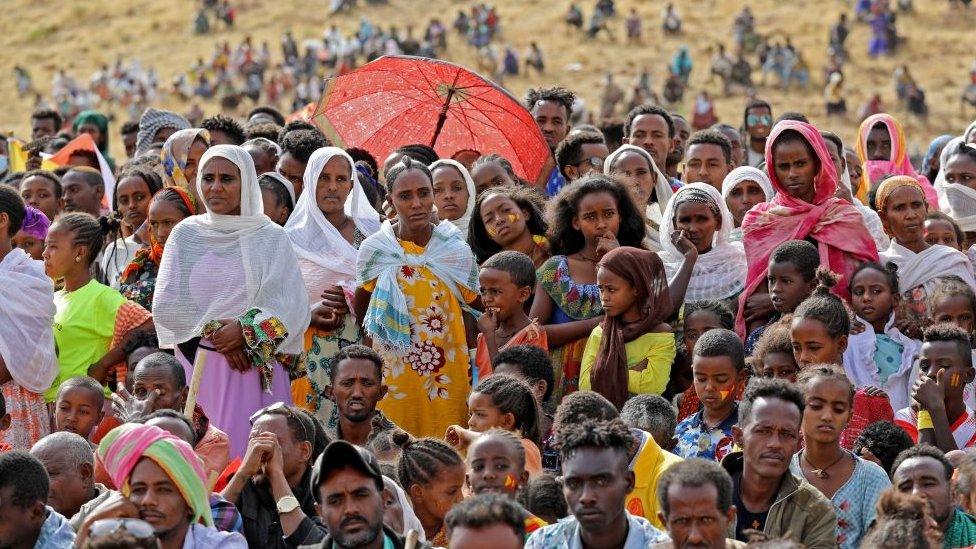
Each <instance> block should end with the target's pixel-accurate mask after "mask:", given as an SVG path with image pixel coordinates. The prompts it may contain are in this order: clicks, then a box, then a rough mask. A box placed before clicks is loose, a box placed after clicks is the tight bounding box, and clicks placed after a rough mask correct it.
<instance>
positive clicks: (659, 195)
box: [603, 145, 674, 212]
mask: <svg viewBox="0 0 976 549" xmlns="http://www.w3.org/2000/svg"><path fill="white" fill-rule="evenodd" d="M627 151H633V152H636V153H637V154H640V155H642V156H643V157H644V158H646V159H647V162H648V163H649V164H650V165H651V171H652V172H654V174H655V178H654V180H655V182H654V201H655V203H657V208H658V211H660V212H664V208H665V206H666V205H667V203H668V200H671V196H672V195H673V194H674V191H673V190H672V189H671V182H670V180H668V176H666V175H664V174H663V173H662V172H661V170H659V169H658V167H657V164H655V163H654V157H652V156H651V153H649V152H647V151H645V150H644V149H642V148H640V147H637V146H635V145H621V146H620V148H619V149H617V150H615V151H613V152H612V153H610V156H608V157H607V160H606V161H605V162H604V163H603V173H604V174H605V175H612V174H613V165H614V163H615V162H616V161H617V159H618V158H620V155H622V154H624V153H625V152H627Z"/></svg>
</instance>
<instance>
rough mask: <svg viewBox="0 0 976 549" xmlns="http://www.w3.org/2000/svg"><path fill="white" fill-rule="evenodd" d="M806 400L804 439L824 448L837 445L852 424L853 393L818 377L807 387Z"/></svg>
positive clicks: (802, 425) (833, 381) (835, 383)
mask: <svg viewBox="0 0 976 549" xmlns="http://www.w3.org/2000/svg"><path fill="white" fill-rule="evenodd" d="M803 400H804V401H805V403H806V407H805V408H804V409H803V422H802V424H801V428H802V429H803V438H804V439H806V440H812V441H817V442H819V443H821V444H829V443H836V442H837V441H839V440H840V435H841V432H842V431H843V430H844V428H845V427H847V423H848V422H849V421H850V420H851V393H850V388H849V387H848V386H847V384H845V383H843V382H842V381H840V380H838V379H831V378H822V377H816V378H813V379H812V380H810V381H809V382H808V383H807V385H806V390H805V391H804V395H803Z"/></svg>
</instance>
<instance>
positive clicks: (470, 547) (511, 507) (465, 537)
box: [444, 494, 528, 549]
mask: <svg viewBox="0 0 976 549" xmlns="http://www.w3.org/2000/svg"><path fill="white" fill-rule="evenodd" d="M526 516H528V513H527V512H526V511H525V509H523V508H522V506H521V505H519V504H518V503H516V502H515V500H512V499H509V498H506V497H504V496H500V495H498V494H484V495H480V496H474V497H471V498H468V499H466V500H464V501H462V502H461V503H458V504H457V505H455V506H454V507H452V508H451V510H450V511H449V512H448V513H447V516H446V517H445V518H444V522H445V523H446V524H447V539H448V543H449V547H450V548H452V549H453V548H455V547H456V548H458V549H462V548H463V549H520V548H521V547H523V546H524V543H525V517H526Z"/></svg>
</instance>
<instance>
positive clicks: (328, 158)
mask: <svg viewBox="0 0 976 549" xmlns="http://www.w3.org/2000/svg"><path fill="white" fill-rule="evenodd" d="M354 166H355V162H353V159H352V157H350V156H349V155H348V154H346V152H345V151H343V150H342V149H339V148H336V147H323V148H321V149H318V150H316V151H315V152H314V153H312V156H311V157H309V159H308V164H307V165H306V167H305V175H304V178H303V182H304V184H305V186H304V188H305V191H304V192H303V193H302V194H301V196H300V197H299V199H298V204H297V206H296V208H295V213H294V214H292V216H291V218H289V219H288V223H286V224H285V234H287V235H288V239H289V240H290V241H291V245H292V248H294V250H295V255H297V256H298V266H299V268H300V269H301V272H302V278H303V279H304V280H305V289H306V290H307V291H308V304H309V309H310V310H311V311H312V320H311V324H310V325H309V328H308V330H307V331H306V332H305V346H304V348H305V351H307V353H308V356H307V362H306V368H307V371H308V375H307V376H304V377H301V378H299V379H296V380H295V381H294V382H293V383H292V397H293V398H294V400H295V403H296V404H297V405H298V406H301V407H302V408H305V409H306V410H308V411H309V412H311V413H313V414H314V415H315V416H316V417H317V418H318V419H319V421H321V422H322V424H323V425H326V426H328V425H329V424H330V422H332V421H336V420H337V418H334V417H333V415H334V414H333V410H334V408H335V406H334V405H333V403H332V400H331V399H330V398H329V396H328V395H327V393H326V390H327V388H328V387H329V385H330V379H331V377H332V367H333V364H332V357H333V355H335V354H336V353H337V352H338V351H339V350H340V349H342V348H343V347H346V346H347V345H352V344H354V343H359V341H360V334H359V323H358V322H356V319H355V318H354V317H353V316H352V315H351V314H350V313H349V311H348V308H346V309H340V310H337V309H335V308H333V307H331V306H330V305H327V304H325V303H323V302H322V298H323V297H324V296H323V295H322V294H323V293H324V292H326V291H331V292H332V293H334V294H337V295H338V296H342V295H344V294H348V295H349V296H352V294H353V292H355V290H356V286H355V284H356V256H357V254H358V251H359V245H360V244H362V242H363V240H365V239H366V237H368V236H369V235H371V234H373V233H375V232H376V231H378V230H379V228H380V216H379V213H377V211H376V210H374V209H373V207H372V206H370V203H369V199H368V198H367V197H366V193H364V192H363V189H362V187H361V186H360V184H359V178H358V177H357V173H356V170H355V168H354ZM342 302H346V299H345V298H343V299H342Z"/></svg>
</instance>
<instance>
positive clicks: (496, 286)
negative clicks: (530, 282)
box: [478, 269, 532, 320]
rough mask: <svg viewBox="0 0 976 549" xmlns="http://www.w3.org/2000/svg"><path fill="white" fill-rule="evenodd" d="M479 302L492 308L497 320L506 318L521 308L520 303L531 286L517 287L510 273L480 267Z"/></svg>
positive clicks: (529, 291)
mask: <svg viewBox="0 0 976 549" xmlns="http://www.w3.org/2000/svg"><path fill="white" fill-rule="evenodd" d="M478 282H479V283H480V284H481V302H482V303H483V304H484V305H485V308H486V310H487V309H494V310H495V316H496V318H497V319H498V320H508V319H509V318H511V317H512V314H513V313H516V312H518V311H520V310H522V304H523V303H525V301H526V300H527V299H528V298H529V296H530V295H531V294H532V288H529V287H528V286H525V287H524V288H519V287H518V286H517V285H516V284H515V283H514V282H512V275H510V274H509V273H507V272H505V271H500V270H498V269H481V272H480V273H478Z"/></svg>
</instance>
